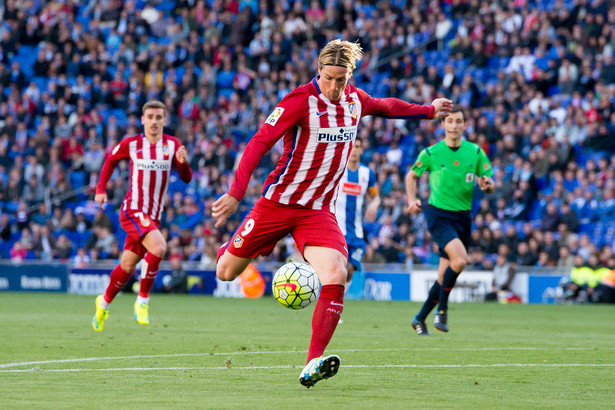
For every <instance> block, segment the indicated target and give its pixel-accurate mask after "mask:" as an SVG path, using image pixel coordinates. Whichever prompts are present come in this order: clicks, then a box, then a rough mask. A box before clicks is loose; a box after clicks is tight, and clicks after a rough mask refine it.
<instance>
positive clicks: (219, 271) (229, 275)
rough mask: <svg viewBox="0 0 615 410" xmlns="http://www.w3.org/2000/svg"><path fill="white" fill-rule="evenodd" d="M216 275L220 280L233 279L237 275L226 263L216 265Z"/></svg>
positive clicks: (227, 280)
mask: <svg viewBox="0 0 615 410" xmlns="http://www.w3.org/2000/svg"><path fill="white" fill-rule="evenodd" d="M216 276H217V277H218V279H220V280H221V281H224V282H229V281H232V280H233V279H235V278H236V277H237V276H238V275H236V274H235V271H234V269H232V268H231V267H229V266H228V265H225V264H220V263H219V264H218V266H217V267H216Z"/></svg>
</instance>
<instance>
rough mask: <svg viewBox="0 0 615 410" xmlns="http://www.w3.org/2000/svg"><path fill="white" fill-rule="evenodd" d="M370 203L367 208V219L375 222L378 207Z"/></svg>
mask: <svg viewBox="0 0 615 410" xmlns="http://www.w3.org/2000/svg"><path fill="white" fill-rule="evenodd" d="M375 205H376V204H374V206H372V205H370V206H368V207H367V209H366V210H365V220H366V221H367V222H374V221H375V220H376V215H377V214H378V207H377V206H375Z"/></svg>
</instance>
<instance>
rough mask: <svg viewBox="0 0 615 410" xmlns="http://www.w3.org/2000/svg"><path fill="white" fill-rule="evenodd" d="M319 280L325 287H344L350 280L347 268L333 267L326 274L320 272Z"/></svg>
mask: <svg viewBox="0 0 615 410" xmlns="http://www.w3.org/2000/svg"><path fill="white" fill-rule="evenodd" d="M318 278H319V279H320V283H321V284H323V285H343V284H345V283H346V281H347V278H348V272H347V271H346V268H340V267H333V268H331V269H328V270H326V271H324V272H318Z"/></svg>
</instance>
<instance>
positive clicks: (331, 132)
mask: <svg viewBox="0 0 615 410" xmlns="http://www.w3.org/2000/svg"><path fill="white" fill-rule="evenodd" d="M356 135H357V127H356V126H355V127H324V128H319V129H318V137H317V141H318V142H327V143H330V142H334V143H337V142H350V141H354V139H355V137H356Z"/></svg>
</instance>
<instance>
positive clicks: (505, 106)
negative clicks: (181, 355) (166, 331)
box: [0, 0, 615, 269]
mask: <svg viewBox="0 0 615 410" xmlns="http://www.w3.org/2000/svg"><path fill="white" fill-rule="evenodd" d="M0 14H1V15H2V18H0V21H1V22H2V23H1V25H0V200H1V203H2V210H1V216H0V238H1V239H0V254H1V257H2V258H5V259H8V258H10V259H13V260H20V259H34V258H41V259H62V260H72V261H73V262H74V263H75V264H76V265H78V266H84V265H87V264H88V263H90V262H91V261H93V260H98V259H117V258H118V256H119V254H120V250H121V246H122V244H123V240H124V236H125V234H124V233H123V232H122V231H121V229H120V228H119V224H118V222H117V220H118V216H117V209H118V206H119V204H120V202H121V200H122V197H123V195H124V193H125V191H126V181H127V177H128V175H127V172H128V169H127V167H126V165H123V166H122V165H120V167H119V168H118V169H117V170H116V172H115V174H114V177H113V178H112V180H111V182H110V183H109V185H108V192H109V199H110V204H109V206H108V207H107V209H106V210H105V211H104V212H103V211H100V210H97V206H96V204H95V203H93V201H91V199H92V198H93V188H94V186H95V184H96V182H97V178H98V172H99V171H100V168H101V166H102V163H103V161H104V158H105V155H106V154H107V153H108V152H110V150H112V149H113V147H114V146H115V145H116V144H117V143H118V141H119V140H120V139H121V138H123V137H124V136H126V135H135V134H137V133H139V132H140V131H141V130H140V122H139V118H140V109H141V107H142V105H143V104H144V103H145V102H146V101H148V100H150V99H159V100H161V101H163V102H165V104H166V106H167V108H168V110H169V114H168V122H167V128H166V133H168V134H172V135H175V136H177V137H178V138H179V139H180V140H181V141H182V142H183V143H184V144H185V145H186V147H187V148H188V152H189V161H190V165H191V167H192V169H193V172H194V178H193V182H192V183H191V185H190V186H189V187H188V188H187V189H186V188H185V187H184V186H183V184H181V183H180V182H178V181H172V182H171V186H170V189H169V195H168V198H167V204H166V209H165V213H164V215H163V221H162V228H163V229H162V230H163V232H164V234H165V235H166V236H167V237H168V240H169V247H168V249H169V255H168V257H169V258H171V259H178V258H179V259H184V260H191V261H200V262H201V263H202V264H203V265H204V266H212V265H213V264H214V263H215V258H216V251H217V249H218V248H219V246H220V245H221V244H222V243H224V242H225V241H227V240H228V239H229V237H230V235H231V233H232V232H233V231H234V230H235V228H236V227H237V225H238V224H239V222H240V221H241V219H240V217H242V216H243V215H245V214H246V213H247V211H248V210H249V209H250V207H251V205H252V204H253V203H254V202H255V201H256V199H257V198H258V197H259V194H260V189H261V183H262V181H264V179H265V175H264V173H265V172H266V171H265V170H271V169H273V168H274V166H273V164H275V163H276V162H277V160H278V158H279V154H280V152H281V150H280V149H279V147H275V148H274V149H273V150H272V152H271V154H270V156H269V157H267V158H264V159H263V161H262V162H261V164H260V166H259V168H258V170H257V172H256V173H255V174H256V175H255V176H256V177H255V178H253V179H252V182H251V185H250V188H249V192H248V194H247V195H246V197H245V199H244V200H243V201H242V203H241V205H240V210H241V212H238V213H237V217H236V218H235V219H232V220H230V221H228V223H227V224H226V226H224V227H223V229H214V228H213V221H212V218H211V204H212V202H213V201H214V200H215V199H216V198H217V197H218V196H220V195H221V194H222V193H224V192H226V191H227V190H228V188H229V184H230V182H231V180H232V178H233V173H234V167H235V164H236V163H237V161H238V159H239V158H240V157H241V155H242V152H243V149H244V148H245V146H246V142H247V141H248V140H249V139H250V137H251V136H252V135H253V134H254V133H255V132H256V130H257V129H258V128H259V127H260V125H261V124H262V123H263V122H264V120H265V119H266V118H267V115H269V113H270V112H271V111H272V110H273V108H274V107H275V105H276V104H277V102H278V101H279V100H280V99H281V98H282V97H284V96H285V95H286V94H287V93H288V92H289V91H290V90H292V89H294V88H295V87H297V86H298V85H300V84H303V83H307V82H309V81H310V80H311V79H312V77H313V75H314V72H315V68H316V63H315V61H316V58H317V56H318V51H319V50H320V48H321V47H322V46H323V45H324V44H325V43H326V42H327V41H329V40H331V39H333V38H337V37H341V38H344V39H347V40H352V41H354V40H359V41H360V43H361V45H362V47H363V48H364V50H365V51H366V58H365V60H364V61H363V62H361V64H360V66H359V67H358V68H357V70H356V72H355V75H354V77H353V79H352V80H351V81H354V83H355V84H357V85H358V86H360V87H361V88H363V89H365V90H366V91H368V92H369V93H370V94H371V95H372V96H375V97H388V96H392V97H398V98H403V99H405V100H407V101H410V102H415V103H419V104H429V103H430V102H431V101H432V100H433V99H434V98H435V97H436V96H445V97H448V98H451V99H452V100H453V101H454V102H455V103H458V104H460V105H461V106H463V107H464V108H465V109H466V112H467V115H468V127H467V133H466V137H467V139H468V140H470V141H473V142H476V143H477V144H479V145H480V146H481V147H482V148H483V149H484V150H485V152H486V153H487V154H488V155H489V157H490V159H491V161H492V164H493V168H494V173H495V175H494V180H495V182H496V191H495V193H494V194H491V195H481V194H480V192H479V193H477V194H476V195H475V197H478V198H480V200H479V201H478V202H477V203H476V207H475V208H476V209H475V211H476V214H475V217H474V225H475V228H476V229H475V230H474V233H473V239H474V245H473V247H472V248H471V249H470V253H469V257H470V261H469V262H470V265H474V268H477V269H492V268H493V266H494V264H495V262H496V258H497V256H498V255H501V256H505V258H506V260H507V261H509V262H511V263H513V264H517V265H524V266H534V267H536V269H542V268H548V267H552V266H561V267H570V268H572V267H573V266H574V257H575V256H576V255H580V256H581V257H582V258H583V261H584V262H585V263H587V262H588V261H589V260H590V258H592V260H594V261H595V260H596V259H597V260H598V264H599V265H600V266H606V267H609V268H615V257H614V256H613V255H614V249H613V243H614V241H615V111H613V103H614V102H615V63H614V47H615V7H610V8H609V6H608V3H607V2H605V1H603V0H591V1H589V0H574V1H572V0H537V1H531V0H516V1H514V2H502V1H486V0H468V1H464V0H448V1H442V2H437V1H431V2H422V1H411V0H393V1H376V2H371V1H348V0H326V1H319V0H303V1H287V0H279V1H275V2H274V1H268V0H261V1H257V0H251V1H250V0H241V1H236V0H176V1H152V0H150V1H143V0H124V1H119V0H103V1H96V0H90V1H89V2H77V1H74V0H62V1H43V0H26V1H19V2H18V1H16V0H6V1H5V2H4V7H3V9H1V10H0ZM440 133H441V132H440V131H439V130H438V127H437V124H434V123H433V122H429V121H423V122H415V121H406V120H383V119H372V118H370V117H367V118H365V119H364V120H363V124H362V126H361V127H360V135H359V137H360V138H362V139H363V140H364V145H363V146H364V155H363V158H362V161H363V162H364V163H366V164H368V165H369V166H370V167H371V168H372V169H373V170H374V171H375V172H376V175H377V176H378V183H379V186H380V191H381V195H382V205H381V209H380V212H379V215H378V219H377V221H376V222H375V223H371V224H367V226H366V228H367V233H368V237H369V239H370V240H369V244H368V247H367V250H366V256H365V262H367V263H390V262H400V263H429V264H437V261H438V252H437V249H435V248H434V244H433V243H432V242H431V240H430V237H429V233H428V232H427V229H426V222H425V220H424V217H423V216H422V215H421V214H419V215H417V216H410V215H409V214H408V212H407V209H406V203H405V202H406V200H405V195H404V187H403V176H404V174H405V172H406V170H407V169H408V166H409V165H411V164H412V162H413V161H414V160H415V159H416V156H417V154H418V152H420V150H421V149H423V148H425V147H427V146H429V145H431V144H433V143H435V142H436V141H438V140H439V138H440V137H441V135H440ZM175 179H176V180H177V178H175ZM426 181H427V179H426V176H423V177H422V178H421V181H420V195H421V197H422V198H423V200H424V201H425V200H426V199H427V196H428V190H429V186H428V183H427V182H426ZM290 251H291V249H288V246H287V245H286V244H283V243H281V244H280V245H279V246H278V247H277V248H276V251H275V252H274V253H273V254H272V255H271V256H270V257H268V258H265V259H268V260H277V261H281V260H285V258H286V257H287V256H288V253H289V252H290Z"/></svg>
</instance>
